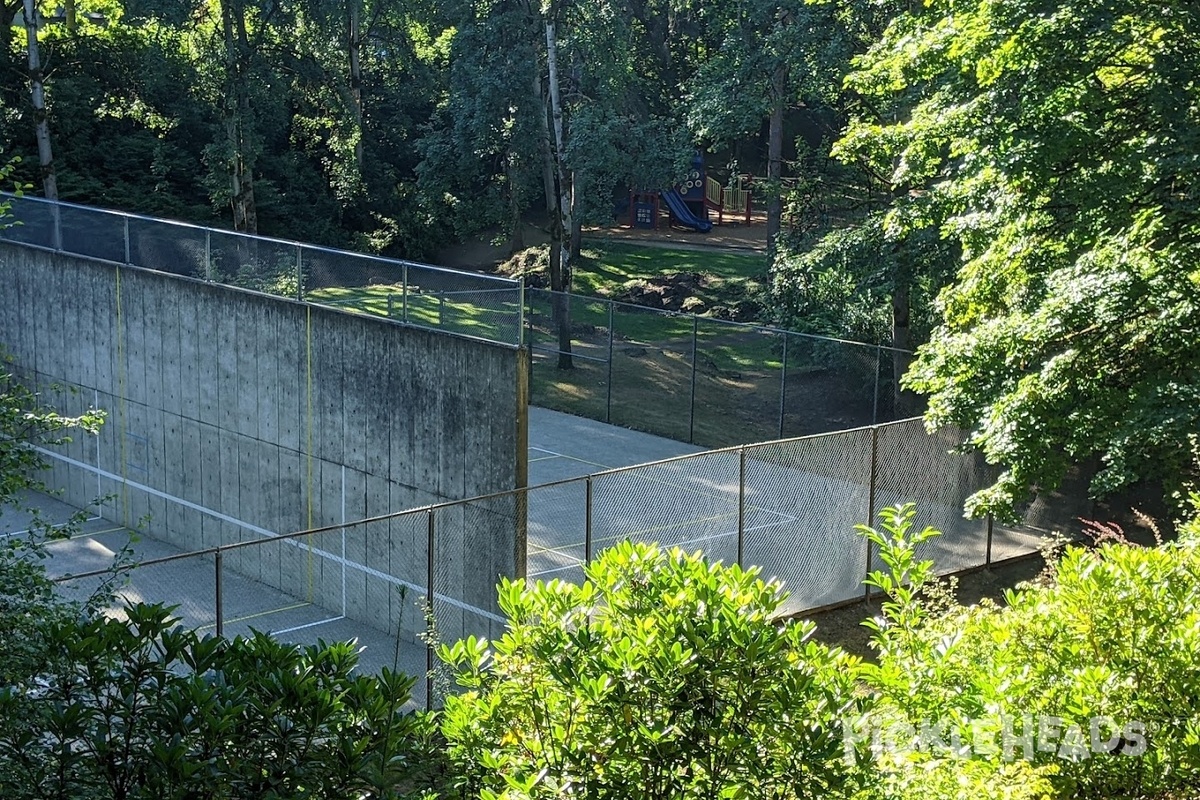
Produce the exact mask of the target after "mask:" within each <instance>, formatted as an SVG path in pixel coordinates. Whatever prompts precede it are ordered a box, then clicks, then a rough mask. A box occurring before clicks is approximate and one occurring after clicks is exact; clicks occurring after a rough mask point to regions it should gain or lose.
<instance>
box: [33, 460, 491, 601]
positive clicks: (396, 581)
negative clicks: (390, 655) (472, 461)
mask: <svg viewBox="0 0 1200 800" xmlns="http://www.w3.org/2000/svg"><path fill="white" fill-rule="evenodd" d="M34 449H35V450H38V451H39V452H41V453H42V454H43V455H46V456H49V457H50V458H57V459H58V460H60V461H64V462H66V463H68V464H71V465H73V466H76V467H79V468H80V469H85V470H88V471H90V472H95V473H97V474H99V475H102V476H103V477H105V478H108V479H109V480H113V481H117V482H118V483H122V484H124V485H126V486H130V487H132V488H134V489H140V490H141V491H143V492H146V493H147V494H151V495H154V496H155V497H161V498H163V499H164V500H170V501H171V502H173V503H178V504H179V505H181V506H183V507H185V508H190V509H192V510H193V511H197V512H199V513H201V514H207V515H208V516H210V517H213V518H214V519H219V520H221V521H222V522H228V523H229V524H230V525H234V526H237V527H240V528H245V529H246V530H248V531H253V532H254V533H257V534H259V535H260V536H262V537H263V538H265V539H278V538H279V534H278V533H273V532H272V531H269V530H267V529H266V528H260V527H258V526H257V525H252V524H250V523H249V522H244V521H242V520H240V519H237V518H235V517H231V516H229V515H228V514H222V513H221V512H220V511H214V510H213V509H211V508H205V507H204V506H201V505H197V504H196V503H193V502H190V501H188V500H184V499H182V498H179V497H175V496H174V495H171V494H167V493H166V492H162V491H159V490H158V489H155V488H153V487H151V486H146V485H145V484H141V483H138V482H137V481H131V480H129V479H128V478H125V477H123V476H121V475H114V474H113V473H111V472H107V471H105V470H102V469H99V468H98V467H93V466H92V465H91V464H84V463H83V462H82V461H76V460H75V459H73V458H68V457H67V456H64V455H62V454H61V453H55V452H53V451H51V450H46V449H44V448H41V447H35V448H34ZM283 541H284V544H287V545H290V546H292V547H299V548H301V549H307V550H309V551H310V552H312V553H316V554H318V555H320V556H321V557H322V558H328V559H329V560H330V561H333V562H334V563H335V564H341V565H343V566H346V567H349V568H350V569H354V570H358V571H359V572H363V573H366V574H367V575H371V576H373V577H376V578H379V579H380V580H382V581H386V582H387V583H391V584H393V585H395V586H406V587H408V588H409V589H412V590H413V591H416V592H428V590H429V587H428V586H417V585H416V584H415V583H409V582H408V581H405V580H401V579H400V578H397V577H394V576H392V575H388V574H387V573H384V572H380V571H379V570H377V569H372V568H371V567H368V566H367V565H365V564H359V563H357V562H355V561H350V560H348V559H345V558H340V557H338V556H335V555H334V554H333V553H330V552H327V551H325V550H321V549H319V548H316V547H313V546H312V545H311V544H305V543H304V542H301V541H298V540H297V539H295V538H292V539H284V540H283ZM433 599H434V600H435V601H440V602H442V603H446V604H447V605H451V606H454V607H455V608H458V609H461V610H462V611H468V612H470V613H472V614H476V615H478V616H481V617H485V618H486V619H490V620H494V621H495V622H507V620H506V619H505V618H504V617H501V616H499V615H498V614H493V613H491V612H490V611H484V610H483V609H482V608H476V607H475V606H473V605H470V604H469V603H464V602H463V601H462V600H457V599H455V598H453V597H448V596H446V595H443V594H438V593H437V592H434V593H433Z"/></svg>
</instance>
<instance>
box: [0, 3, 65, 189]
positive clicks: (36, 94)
mask: <svg viewBox="0 0 1200 800" xmlns="http://www.w3.org/2000/svg"><path fill="white" fill-rule="evenodd" d="M24 12H25V40H26V41H25V45H26V47H27V49H28V51H29V85H30V91H31V95H32V102H33V121H34V125H35V126H36V130H37V145H38V162H39V163H40V165H41V178H42V194H44V195H45V197H46V199H47V200H57V199H58V181H57V178H56V176H55V173H54V152H53V149H52V148H51V146H50V123H49V122H48V121H47V119H46V90H45V88H44V86H43V83H42V56H41V51H40V50H39V49H38V11H37V5H36V3H35V2H34V0H25V8H24ZM0 24H4V23H2V22H0Z"/></svg>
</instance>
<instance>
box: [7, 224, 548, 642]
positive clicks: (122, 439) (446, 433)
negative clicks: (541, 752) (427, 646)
mask: <svg viewBox="0 0 1200 800" xmlns="http://www.w3.org/2000/svg"><path fill="white" fill-rule="evenodd" d="M0 346H2V347H3V348H4V349H6V350H7V351H8V353H9V354H10V355H11V356H12V357H13V358H14V360H15V365H16V367H17V369H18V371H19V373H20V374H22V375H24V376H25V377H26V379H28V380H32V381H33V382H35V383H36V384H37V385H38V386H39V387H42V388H43V389H44V390H45V391H46V392H47V394H46V396H45V400H46V401H47V402H48V403H50V404H52V405H54V406H55V407H57V408H59V409H61V410H62V411H63V412H64V413H79V412H80V411H82V410H83V409H85V408H87V407H88V406H94V407H96V408H100V409H103V410H105V411H106V412H107V413H108V421H107V423H106V424H105V426H104V428H103V431H102V432H101V435H100V436H99V437H80V439H79V441H76V442H73V443H71V444H69V445H66V446H64V447H62V448H60V452H59V456H61V457H56V458H54V459H52V464H53V469H52V471H51V472H50V473H49V474H48V478H49V480H48V482H49V483H50V484H51V485H53V486H56V487H58V488H61V489H63V490H64V499H65V500H67V501H69V502H71V503H73V504H76V505H85V504H87V503H89V502H91V501H93V500H94V499H95V498H96V497H97V496H102V495H113V496H114V499H113V501H112V502H110V503H109V504H107V505H106V506H105V507H104V510H103V512H102V513H103V514H104V516H106V517H109V518H111V519H113V520H114V521H116V522H119V523H121V524H124V525H136V524H137V523H138V522H139V521H144V522H145V527H146V530H147V531H148V532H150V533H152V535H154V536H155V537H158V538H163V539H166V540H168V541H170V542H171V543H173V544H176V545H178V546H180V547H182V548H184V549H199V548H202V547H211V546H214V545H217V544H228V543H231V542H237V541H245V540H248V539H261V538H265V537H267V536H269V535H270V534H272V533H274V534H278V533H287V532H292V531H297V530H302V529H308V528H312V527H319V526H325V525H331V524H336V523H340V522H344V521H348V520H356V519H362V518H366V517H371V516H376V515H381V514H386V513H389V512H394V511H400V510H404V509H408V508H412V507H414V506H419V505H424V504H429V503H436V502H441V501H445V500H453V499H461V498H466V497H473V496H479V495H483V494H488V493H491V492H497V491H503V490H508V489H512V488H515V487H518V486H523V485H525V481H526V475H527V463H526V461H527V442H526V437H527V430H526V425H527V388H526V384H525V375H526V372H525V369H523V368H522V366H521V365H522V363H523V359H524V353H523V351H522V350H520V349H517V348H514V347H508V346H503V345H498V344H491V343H487V342H482V341H478V340H474V339H469V338H465V337H458V336H453V335H448V334H440V333H435V332H431V331H427V330H421V329H416V328H408V327H403V326H400V325H397V324H395V323H392V322H389V321H387V320H384V319H377V318H371V317H366V316H362V315H354V314H349V313H345V312H341V311H336V310H332V309H328V308H322V307H319V306H313V305H307V304H302V303H299V302H294V301H289V300H286V299H281V298H276V297H269V296H265V295H261V294H257V293H253V292H247V291H242V290H238V289H234V288H229V287H225V286H219V285H213V284H208V283H204V282H200V281H195V280H191V279H187V278H180V277H176V276H172V275H167V274H164V273H158V272H153V271H148V270H142V269H137V268H130V267H123V266H117V265H114V264H110V263H107V262H98V261H91V260H86V259H81V258H77V257H73V256H67V255H63V254H57V253H53V252H49V251H43V250H36V249H29V248H24V247H21V246H17V245H12V244H7V243H0ZM51 384H60V385H61V386H62V387H64V388H63V390H60V391H50V390H49V389H48V388H47V387H49V386H50V385H51ZM523 513H524V510H523V507H518V505H517V503H516V501H515V500H507V501H497V502H490V503H489V504H488V513H485V514H467V513H463V512H459V513H457V514H453V513H443V514H440V515H439V518H438V523H439V524H438V530H437V535H438V540H437V541H438V544H437V547H436V549H437V558H438V561H437V563H436V564H435V573H436V576H437V584H438V585H437V586H436V587H435V589H436V592H437V593H438V594H439V595H444V597H445V598H446V599H447V601H448V604H439V606H444V607H445V608H446V610H447V612H448V616H451V617H453V616H454V614H455V613H458V614H460V616H458V617H456V618H454V619H448V620H446V621H445V622H444V623H441V626H442V632H443V635H445V636H447V637H448V636H453V635H455V634H457V633H458V632H459V628H460V626H464V625H465V626H466V627H467V628H468V629H470V628H476V627H478V626H477V625H475V624H472V623H478V622H480V621H481V620H482V621H484V622H487V620H488V619H489V618H488V615H487V614H486V613H485V614H482V615H481V614H471V613H465V614H464V613H462V612H463V609H464V608H471V607H475V608H479V609H481V610H483V611H485V612H488V613H495V612H496V603H495V589H494V586H495V583H496V580H497V578H498V577H499V576H501V575H516V574H518V569H519V568H520V567H523V565H524V560H525V553H524V547H525V542H524V520H523V519H522V518H521V517H522V516H523ZM426 531H427V527H426V524H425V520H424V519H421V520H419V521H417V520H414V519H405V520H402V521H396V522H392V523H375V524H372V525H368V526H360V527H357V528H352V529H349V530H347V531H346V534H345V536H344V537H343V536H342V534H341V532H338V533H336V534H325V535H323V536H321V537H318V538H315V539H313V540H312V545H313V546H314V547H315V548H317V549H318V555H317V557H315V558H314V556H313V554H312V553H310V552H305V551H302V549H301V548H297V547H295V546H284V545H282V544H279V543H275V544H271V545H269V546H263V547H252V548H243V549H239V550H236V551H232V552H231V553H230V554H229V555H228V556H227V557H226V561H225V563H226V566H227V567H228V568H232V569H235V570H237V571H239V572H241V573H244V574H247V575H250V576H252V577H256V578H259V579H260V580H262V581H263V582H265V583H268V584H271V585H273V586H277V587H278V588H281V589H284V590H285V591H289V592H290V593H292V594H293V595H296V596H299V597H301V598H302V599H306V600H311V601H313V602H315V603H316V604H317V605H321V606H323V607H325V608H327V609H330V610H331V611H333V612H334V613H335V614H336V613H343V614H344V615H345V616H347V617H350V618H357V619H360V620H363V621H367V622H370V623H372V624H374V625H377V626H383V625H387V627H388V628H389V629H392V630H394V629H395V626H396V624H397V620H398V619H399V618H401V617H403V619H404V620H405V623H404V627H405V628H406V629H408V630H409V631H412V630H416V629H419V628H420V627H421V619H420V614H419V613H418V612H415V609H414V608H413V607H412V606H413V603H414V600H415V598H417V597H418V596H420V595H423V594H424V592H423V591H416V587H425V586H426V585H427V577H426V576H427V567H428V564H427V560H426ZM320 553H325V554H326V556H328V555H329V554H333V555H334V556H335V557H333V558H331V557H324V556H321V555H320ZM343 554H344V557H343ZM401 586H408V589H409V591H408V595H407V600H406V601H405V603H401V602H400V601H398V600H397V596H398V590H399V588H400V587H401ZM402 606H407V607H402ZM264 627H269V621H265V622H264ZM485 632H486V631H485Z"/></svg>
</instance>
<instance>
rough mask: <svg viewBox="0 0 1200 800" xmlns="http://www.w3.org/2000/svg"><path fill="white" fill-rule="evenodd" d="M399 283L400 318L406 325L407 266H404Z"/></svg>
mask: <svg viewBox="0 0 1200 800" xmlns="http://www.w3.org/2000/svg"><path fill="white" fill-rule="evenodd" d="M400 281H401V283H400V302H401V305H402V308H401V316H400V318H401V320H403V321H404V323H405V324H408V264H405V265H404V268H403V272H402V273H401V276H400Z"/></svg>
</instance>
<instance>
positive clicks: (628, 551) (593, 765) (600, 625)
mask: <svg viewBox="0 0 1200 800" xmlns="http://www.w3.org/2000/svg"><path fill="white" fill-rule="evenodd" d="M782 598H783V595H782V593H781V591H780V588H779V586H778V585H775V584H772V583H764V582H763V581H761V580H759V578H758V571H757V569H751V570H742V569H740V568H739V567H736V566H734V567H724V566H721V565H720V564H707V563H705V562H704V560H703V559H702V558H701V557H700V556H699V555H698V554H697V555H687V554H685V553H683V552H681V551H679V550H672V551H669V552H668V551H664V550H662V549H660V548H658V547H657V546H654V545H647V544H629V543H624V544H621V545H618V546H616V547H614V548H612V549H610V550H607V551H605V553H604V554H603V555H601V556H600V557H599V558H598V559H597V560H596V561H594V562H593V563H592V564H591V565H589V566H588V568H587V580H586V581H585V582H584V584H583V585H582V586H576V585H572V584H566V583H561V582H559V581H552V582H550V583H542V582H538V583H536V584H534V585H529V584H526V583H525V582H524V581H515V582H505V583H504V584H502V586H501V588H500V605H501V607H502V608H503V609H504V611H505V613H506V614H507V615H508V617H509V628H508V631H507V632H506V633H505V635H504V636H503V638H502V639H501V640H500V641H497V642H494V643H489V642H487V641H483V640H477V639H474V638H470V639H467V640H466V641H463V642H459V643H457V644H456V645H454V646H453V647H445V648H443V649H442V651H441V655H442V658H443V660H445V661H446V662H448V663H449V664H451V665H453V666H454V667H455V668H457V670H458V680H459V682H460V683H461V685H462V686H463V687H465V688H466V689H467V690H468V691H466V692H465V693H464V694H462V695H459V696H452V697H449V698H447V700H446V707H445V712H444V719H443V723H442V731H443V733H444V734H445V736H446V738H447V739H448V740H449V744H450V754H451V757H452V759H453V760H454V763H455V765H456V768H457V770H458V773H459V774H458V779H459V783H460V786H459V788H460V789H462V790H463V791H465V792H466V793H468V794H470V795H478V796H480V797H484V798H492V797H498V796H505V797H513V798H523V797H559V796H587V797H591V798H622V799H624V798H655V800H662V799H665V798H683V797H718V796H720V797H741V796H745V797H767V798H790V797H817V796H821V797H825V796H830V795H831V793H833V794H836V793H837V792H838V791H840V790H841V789H842V787H843V786H844V785H845V783H846V781H847V779H848V776H849V775H850V773H851V771H850V770H849V769H848V768H847V767H846V766H845V765H844V763H843V760H842V744H841V735H840V731H839V730H838V727H837V725H836V722H837V720H838V719H839V718H840V716H841V715H842V714H843V713H844V712H847V711H848V710H849V709H850V708H851V707H852V706H853V705H854V700H853V683H852V678H851V671H852V667H853V664H854V663H855V662H854V661H853V660H852V659H851V658H850V657H848V656H846V655H845V654H844V653H842V652H841V651H839V650H830V649H828V648H826V647H824V646H822V645H819V644H817V643H815V642H812V641H808V637H809V635H810V634H811V633H812V631H813V626H812V625H811V624H808V623H783V622H779V621H777V620H775V619H774V618H773V615H774V614H775V612H776V610H777V609H778V608H779V604H780V602H781V600H782Z"/></svg>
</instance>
